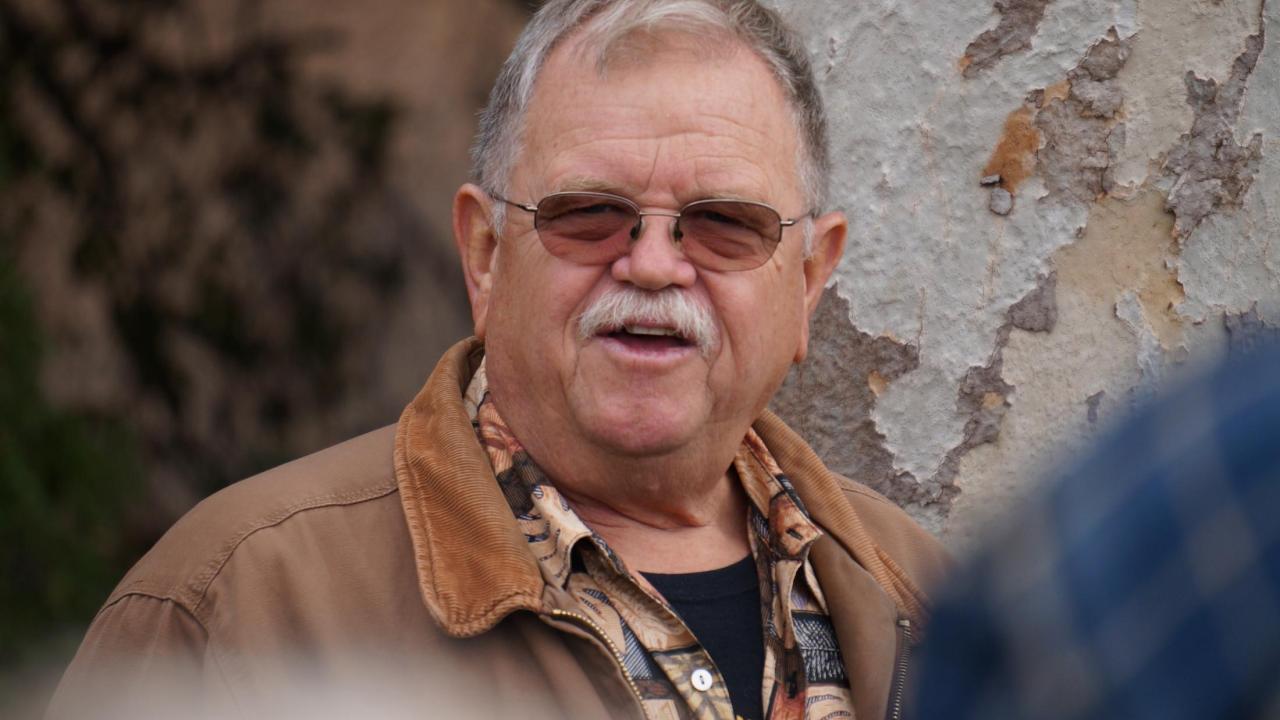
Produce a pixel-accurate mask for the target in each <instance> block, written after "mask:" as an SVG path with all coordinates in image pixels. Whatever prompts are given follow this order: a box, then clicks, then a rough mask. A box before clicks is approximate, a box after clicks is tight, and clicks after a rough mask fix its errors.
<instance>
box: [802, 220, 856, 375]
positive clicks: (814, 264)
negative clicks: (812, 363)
mask: <svg viewBox="0 0 1280 720" xmlns="http://www.w3.org/2000/svg"><path fill="white" fill-rule="evenodd" d="M812 222H813V254H812V255H810V256H809V258H808V259H807V260H805V261H804V322H803V323H801V326H800V344H799V345H798V346H796V356H795V362H800V361H802V360H804V358H805V356H806V355H808V354H809V322H810V321H811V320H812V319H813V312H814V311H815V310H817V309H818V301H820V300H822V291H823V290H824V289H826V287H827V280H828V279H829V278H830V277H831V273H832V272H834V271H835V269H836V265H839V264H840V257H841V256H842V255H843V254H844V241H845V236H846V235H847V234H848V232H849V221H848V219H846V218H845V216H844V213H842V212H829V213H827V214H826V215H823V216H821V217H819V218H816V219H814V220H813V221H812Z"/></svg>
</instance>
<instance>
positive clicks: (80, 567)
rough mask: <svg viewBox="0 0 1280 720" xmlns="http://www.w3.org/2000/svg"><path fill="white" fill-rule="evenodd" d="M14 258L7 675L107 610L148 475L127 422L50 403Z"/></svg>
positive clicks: (3, 379)
mask: <svg viewBox="0 0 1280 720" xmlns="http://www.w3.org/2000/svg"><path fill="white" fill-rule="evenodd" d="M4 249H7V248H4ZM8 255H9V253H8V252H4V251H3V249H0V409H2V410H0V578H3V582H0V668H3V666H4V665H5V664H6V663H17V662H20V661H21V659H22V656H23V651H24V650H25V649H26V648H27V647H28V646H29V645H30V644H31V643H32V642H33V641H35V640H38V639H40V638H41V637H42V636H45V635H47V634H48V633H49V632H50V630H51V629H54V628H59V627H65V626H76V625H79V624H82V623H83V622H84V621H85V619H86V618H88V617H91V616H92V614H93V612H94V610H95V609H96V608H97V606H98V605H100V604H101V603H102V601H103V599H104V598H105V597H106V594H107V593H108V592H109V591H110V589H111V587H112V586H113V585H114V584H115V582H116V581H117V580H118V579H119V577H120V575H121V574H122V572H123V571H124V570H125V569H126V568H127V566H128V563H129V562H130V561H131V560H132V559H133V558H132V556H131V554H130V552H129V550H130V549H129V548H127V547H125V546H124V543H122V541H121V535H120V528H121V526H122V524H123V523H122V518H123V514H124V512H125V510H126V506H127V504H128V503H129V501H130V500H131V499H134V498H135V497H136V495H137V492H138V489H139V481H140V479H141V478H142V469H141V465H140V461H139V453H138V450H137V441H136V439H135V438H134V437H133V435H132V434H131V433H130V431H129V430H128V428H127V427H126V426H125V425H124V424H123V423H121V422H119V421H117V420H114V419H112V418H107V417H95V416H93V415H89V414H84V413H76V412H68V411H64V410H59V409H57V408H54V407H52V406H51V405H50V404H49V402H48V401H47V400H46V398H45V397H44V395H43V393H42V392H41V389H40V378H39V375H40V359H41V355H42V353H43V347H42V341H41V336H40V330H39V327H38V326H37V324H36V321H35V314H34V312H33V308H32V306H31V300H30V297H29V295H28V293H27V291H26V288H25V287H24V286H23V284H22V280H21V278H19V276H18V275H17V273H16V271H15V263H14V262H13V258H12V257H9V256H8Z"/></svg>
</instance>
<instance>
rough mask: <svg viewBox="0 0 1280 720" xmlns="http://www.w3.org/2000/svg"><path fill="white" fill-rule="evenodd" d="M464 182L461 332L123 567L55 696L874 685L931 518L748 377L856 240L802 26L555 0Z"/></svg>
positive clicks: (525, 46) (791, 699)
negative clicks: (372, 427)
mask: <svg viewBox="0 0 1280 720" xmlns="http://www.w3.org/2000/svg"><path fill="white" fill-rule="evenodd" d="M474 158H475V179H476V183H475V184H467V185H464V186H463V187H462V188H461V189H459V190H458V192H457V195H456V196H455V198H454V206H453V208H454V212H453V215H454V234H455V239H456V242H457V245H458V249H459V253H460V255H461V260H462V268H463V272H464V275H465V279H466V283H467V289H468V292H469V295H470V299H471V305H472V311H473V315H474V320H475V332H476V338H473V339H471V340H467V341H465V342H462V343H460V344H458V345H457V346H455V347H454V348H453V349H452V350H450V351H449V352H448V353H447V354H446V355H445V357H444V358H443V359H441V360H440V362H439V364H438V365H437V366H436V368H435V371H434V372H433V373H432V374H431V376H430V378H429V379H428V380H427V383H426V386H425V387H424V388H423V389H422V391H421V392H420V393H419V394H418V396H417V397H416V398H415V399H414V400H413V402H412V403H411V404H410V405H409V406H408V407H407V408H406V409H405V411H404V414H403V415H402V416H401V418H400V421H399V423H398V424H397V425H396V426H394V427H388V428H385V429H382V430H378V431H375V432H373V433H371V434H369V435H366V436H363V437H361V438H357V439H355V440H352V441H349V442H347V443H344V444H342V445H339V446H337V447H335V448H331V449H329V450H326V451H323V452H321V453H319V454H317V455H314V456H311V457H309V458H305V459H303V460H299V461H297V462H295V463H292V464H290V465H286V466H284V467H282V468H278V469H276V470H272V471H270V472H268V473H265V474H263V475H261V476H258V477H255V478H252V479H250V480H247V481H244V482H242V483H239V484H237V485H235V486H233V487H231V488H229V489H227V490H225V491H223V492H221V493H218V494H217V495H216V496H214V497H212V498H210V499H208V500H206V501H205V502H203V503H202V504H201V505H200V506H198V507H197V508H196V509H195V510H193V511H192V512H191V513H190V514H189V515H188V516H187V517H185V518H184V519H183V520H182V521H180V522H179V523H178V524H177V525H176V526H175V527H174V528H173V529H172V530H171V531H170V532H169V533H168V534H167V535H166V536H165V537H164V538H163V539H162V540H161V541H160V543H159V544H158V545H157V546H156V547H155V548H154V549H153V550H152V551H151V552H150V553H149V554H148V555H147V556H146V557H145V558H144V559H143V560H142V561H141V562H140V563H139V564H138V566H137V567H135V568H134V569H133V570H132V571H131V572H130V573H129V575H128V576H126V577H125V579H124V580H123V581H122V582H121V584H120V585H119V587H118V588H117V589H116V590H115V592H114V593H113V594H112V595H111V597H110V598H109V599H108V600H107V603H106V606H105V607H104V608H103V609H102V611H101V612H100V613H99V615H98V616H97V618H96V619H95V621H94V623H93V626H92V627H91V629H90V631H89V634H88V636H87V637H86V638H85V641H84V644H83V646H82V647H81V649H80V652H79V653H78V655H77V656H76V658H75V660H74V662H73V663H72V665H71V667H70V668H69V669H68V671H67V673H66V676H65V677H64V679H63V682H62V685H61V687H60V688H59V691H58V694H57V696H56V697H55V699H54V704H53V707H52V714H53V715H55V716H62V715H77V714H81V715H84V714H87V715H93V716H101V715H112V714H119V715H125V714H127V715H130V716H131V717H136V716H138V715H143V716H146V715H152V716H155V715H165V714H170V713H172V714H181V715H187V714H201V713H203V714H214V715H219V714H224V713H225V714H229V715H251V716H256V715H265V714H268V713H269V714H272V715H286V716H290V715H303V714H305V715H307V716H308V717H314V716H316V715H326V714H331V715H348V714H359V715H361V716H388V715H390V716H397V717H398V716H404V717H460V716H461V717H484V718H496V717H522V718H523V717H572V718H627V717H632V718H641V717H649V718H694V717H696V718H733V717H734V716H738V717H743V718H751V719H760V718H828V717H850V716H851V715H853V714H855V713H856V715H857V716H858V717H862V718H882V717H885V716H886V715H887V714H888V713H891V712H892V713H894V714H895V715H896V713H897V712H898V710H899V709H900V699H901V694H902V688H903V683H904V680H905V677H906V673H907V670H908V666H907V664H905V663H903V662H901V661H900V659H901V658H905V657H907V656H908V654H909V646H910V644H911V642H912V638H913V632H912V631H913V629H914V628H915V627H916V626H917V625H918V624H919V623H920V622H921V621H922V620H923V619H924V615H925V609H924V608H925V605H926V597H925V594H924V591H923V590H922V588H924V587H926V586H927V585H929V584H930V583H932V582H933V581H935V580H936V579H937V578H938V576H939V575H940V574H941V573H942V572H943V571H944V570H945V566H946V563H947V560H946V557H945V554H944V553H943V551H942V549H941V548H940V546H939V545H938V544H937V542H936V541H934V540H933V538H932V537H930V536H929V535H928V534H927V533H926V532H924V531H923V530H922V529H920V528H919V527H918V526H916V525H915V524H914V523H913V522H912V521H911V520H910V519H909V518H908V517H907V516H906V515H905V514H903V513H902V512H901V511H900V510H899V509H898V508H897V507H895V506H894V505H893V504H891V503H889V502H888V501H886V500H885V499H884V498H882V497H880V496H878V495H876V494H875V493H873V492H871V491H870V490H867V489H866V488H863V487H861V486H859V485H857V484H855V483H852V482H850V481H849V480H847V479H845V478H842V477H839V476H837V475H835V474H833V473H831V472H830V471H828V470H827V469H826V468H825V467H824V466H823V465H822V463H821V462H820V461H819V460H818V458H817V457H816V456H815V455H814V453H813V451H812V450H810V449H809V447H808V446H807V445H806V444H805V443H804V442H803V441H802V440H801V439H800V438H799V437H798V436H796V435H795V434H794V433H793V432H792V431H791V430H790V429H788V428H787V427H786V426H784V425H783V424H782V423H781V422H780V421H779V420H778V419H777V418H776V417H774V416H773V415H771V414H770V413H769V412H768V411H766V410H765V407H766V405H767V404H768V402H769V400H770V398H771V397H772V396H773V394H774V392H775V391H776V390H777V388H778V386H779V385H780V384H781V382H782V380H783V377H784V376H785V374H786V372H787V370H788V368H789V366H790V365H791V363H792V362H797V361H799V360H801V359H802V358H803V357H804V356H805V353H806V350H807V342H808V327H809V326H808V322H809V317H810V315H811V314H812V313H813V311H814V309H815V307H816V306H817V304H818V301H819V299H820V297H821V295H822V291H823V287H824V285H825V283H826V281H827V278H828V277H829V275H830V273H831V271H832V269H833V268H834V267H835V265H836V263H837V262H838V260H839V258H840V255H841V252H842V250H843V246H844V237H845V231H846V226H847V223H846V220H845V217H844V216H843V215H842V214H841V213H839V212H824V211H823V210H822V208H823V206H824V204H825V197H826V186H827V174H828V161H827V149H826V136H825V119H824V114H823V110H822V106H821V100H820V97H819V94H818V92H817V89H816V87H815V86H814V80H813V77H812V73H811V70H810V68H809V65H808V62H807V60H806V57H805V51H804V47H803V45H802V44H801V43H800V42H799V41H798V40H797V38H796V37H794V36H793V35H792V33H791V32H790V31H789V30H788V29H786V28H785V27H783V26H782V25H781V24H780V21H779V20H778V18H777V17H776V16H775V15H774V14H773V13H771V12H770V11H767V10H765V9H763V8H761V7H760V6H759V5H757V4H756V3H754V2H750V1H746V0H733V1H731V0H705V1H693V0H631V1H628V2H601V1H599V0H595V1H591V0H572V1H566V0H552V2H549V3H546V4H545V5H544V6H543V7H542V9H541V10H540V11H539V12H538V14H537V16H536V17H535V18H534V19H533V21H532V22H531V24H530V25H529V27H528V28H527V29H526V31H525V33H524V34H523V35H522V36H521V38H520V40H519V43H518V45H517V47H516V49H515V51H514V53H513V55H512V56H511V58H510V59H509V60H508V62H507V64H506V65H505V66H504V68H503V71H502V74H501V76H500V77H499V80H498V83H497V85H496V87H495V89H494V91H493V94H492V96H491V99H490V102H489V106H488V108H487V109H486V110H485V113H484V116H483V118H482V123H481V133H480V137H479V138H478V140H477V144H476V148H475V155H474Z"/></svg>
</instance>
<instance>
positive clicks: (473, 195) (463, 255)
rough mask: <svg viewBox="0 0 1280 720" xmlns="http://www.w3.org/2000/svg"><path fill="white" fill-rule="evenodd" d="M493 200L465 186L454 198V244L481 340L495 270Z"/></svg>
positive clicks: (459, 189)
mask: <svg viewBox="0 0 1280 720" xmlns="http://www.w3.org/2000/svg"><path fill="white" fill-rule="evenodd" d="M492 202H493V200H492V199H491V198H490V197H489V194H488V193H486V192H485V191H484V190H481V189H480V187H479V186H478V185H473V184H472V183H467V184H465V185H463V186H462V187H460V188H458V192H457V194H455V195H454V196H453V242H454V244H455V245H457V247H458V257H459V258H460V259H461V260H462V276H463V279H465V280H466V282H467V297H468V298H469V299H470V300H471V319H472V322H473V323H474V324H475V334H476V337H478V338H480V339H481V340H483V339H484V333H485V320H486V318H488V316H489V299H490V298H491V297H492V295H493V277H494V271H495V270H496V269H497V257H498V236H497V233H495V232H494V228H493V218H492V216H491V215H490V204H491V203H492Z"/></svg>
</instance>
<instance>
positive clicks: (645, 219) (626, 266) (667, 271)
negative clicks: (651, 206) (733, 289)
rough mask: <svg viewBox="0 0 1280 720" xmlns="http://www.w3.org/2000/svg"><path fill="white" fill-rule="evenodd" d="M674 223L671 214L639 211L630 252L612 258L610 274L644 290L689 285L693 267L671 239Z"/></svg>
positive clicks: (694, 277)
mask: <svg viewBox="0 0 1280 720" xmlns="http://www.w3.org/2000/svg"><path fill="white" fill-rule="evenodd" d="M675 223H676V218H675V217H673V216H671V215H666V214H661V213H646V214H645V215H643V216H642V217H641V219H640V225H639V228H640V230H639V232H638V233H636V235H635V239H634V240H632V241H631V252H629V253H627V254H626V255H623V256H622V257H620V258H618V259H617V260H615V261H614V262H613V268H612V273H613V278H614V279H615V280H617V281H619V282H626V283H630V284H632V285H635V286H636V287H638V288H642V289H644V290H661V289H662V288H665V287H669V286H672V285H675V286H679V287H690V286H692V285H693V283H694V281H696V280H697V277H698V273H697V269H696V268H694V266H693V263H691V262H689V259H688V258H687V257H685V254H684V252H683V251H681V250H680V247H679V246H678V245H677V244H676V242H675V240H676V238H677V237H678V229H677V227H676V226H675Z"/></svg>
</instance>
